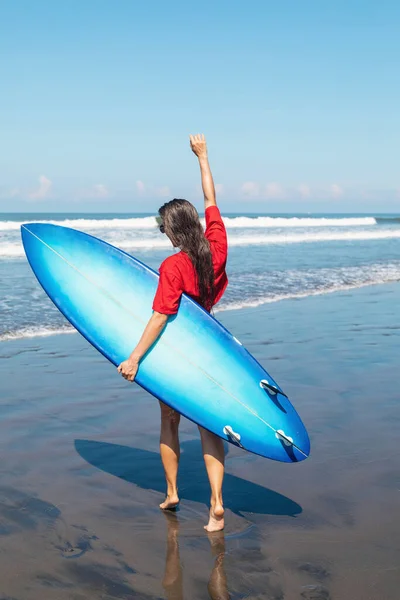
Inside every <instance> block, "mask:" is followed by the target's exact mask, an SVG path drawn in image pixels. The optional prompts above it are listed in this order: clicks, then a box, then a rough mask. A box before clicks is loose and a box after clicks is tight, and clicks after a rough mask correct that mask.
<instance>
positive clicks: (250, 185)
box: [241, 181, 260, 198]
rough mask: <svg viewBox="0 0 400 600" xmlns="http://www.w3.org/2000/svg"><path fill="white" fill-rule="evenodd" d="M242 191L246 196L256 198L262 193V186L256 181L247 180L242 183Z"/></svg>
mask: <svg viewBox="0 0 400 600" xmlns="http://www.w3.org/2000/svg"><path fill="white" fill-rule="evenodd" d="M241 191H242V193H243V194H244V196H248V197H250V198H255V197H256V196H258V195H259V193H260V186H259V185H258V183H256V182H255V181H246V182H245V183H244V184H243V185H242V187H241Z"/></svg>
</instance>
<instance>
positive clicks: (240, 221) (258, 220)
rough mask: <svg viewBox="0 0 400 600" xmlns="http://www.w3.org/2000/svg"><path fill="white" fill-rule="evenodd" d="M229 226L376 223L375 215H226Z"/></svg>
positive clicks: (312, 225)
mask: <svg viewBox="0 0 400 600" xmlns="http://www.w3.org/2000/svg"><path fill="white" fill-rule="evenodd" d="M224 223H225V226H226V227H227V228H233V227H234V228H249V227H252V228H259V227H265V228H267V227H268V228H270V227H277V228H281V227H356V226H366V225H376V220H375V219H374V217H349V218H346V217H343V218H339V219H338V218H328V217H323V218H318V217H255V218H254V217H224Z"/></svg>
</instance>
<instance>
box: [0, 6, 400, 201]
mask: <svg viewBox="0 0 400 600" xmlns="http://www.w3.org/2000/svg"><path fill="white" fill-rule="evenodd" d="M399 26H400V3H399V2H398V1H397V0H393V1H391V0H380V2H377V1H372V0H335V1H333V0H331V1H329V0H325V1H321V0H279V1H278V0H273V1H271V0H246V1H244V0H239V1H238V0H229V1H226V0H213V1H209V0H203V1H202V2H201V1H200V2H188V1H187V0H185V1H184V2H181V1H176V0H169V1H168V2H167V1H166V0H162V1H161V0H146V2H139V1H136V0H118V1H117V2H116V1H115V0H78V1H77V0H68V2H54V0H35V1H34V2H32V0H2V1H1V2H0V82H1V88H0V132H1V135H0V211H11V212H12V211H30V212H46V211H56V210H58V211H71V212H76V211H82V212H87V211H93V212H117V211H122V212H151V211H153V210H156V209H157V207H158V206H159V205H160V204H161V203H163V202H165V201H166V200H168V199H170V198H172V197H180V198H182V197H184V198H187V199H189V200H192V201H193V202H195V203H200V202H201V188H200V179H199V172H198V166H197V163H196V159H195V157H194V155H193V154H192V153H191V151H190V147H189V134H190V133H204V134H205V135H206V137H207V141H208V146H209V158H210V164H211V168H212V171H213V174H214V179H215V182H216V184H217V195H218V200H219V203H220V205H221V208H223V209H224V210H226V211H230V212H241V213H245V212H263V213H268V212H281V213H282V212H343V211H346V212H376V211H379V212H400V172H399V160H398V159H399V140H400V110H399V107H400V70H399V67H398V65H399V61H400V36H399V33H398V32H399Z"/></svg>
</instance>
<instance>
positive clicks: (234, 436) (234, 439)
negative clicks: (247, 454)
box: [223, 425, 243, 448]
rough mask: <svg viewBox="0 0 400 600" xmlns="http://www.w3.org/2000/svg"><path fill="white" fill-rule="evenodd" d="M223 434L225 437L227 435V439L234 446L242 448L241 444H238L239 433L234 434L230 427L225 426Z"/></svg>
mask: <svg viewBox="0 0 400 600" xmlns="http://www.w3.org/2000/svg"><path fill="white" fill-rule="evenodd" d="M223 432H224V434H225V435H227V436H228V437H229V439H230V440H231V442H233V443H234V444H237V445H238V446H240V448H243V446H242V444H241V443H240V439H241V436H240V433H236V432H235V431H233V429H232V427H231V426H230V425H225V427H224V429H223Z"/></svg>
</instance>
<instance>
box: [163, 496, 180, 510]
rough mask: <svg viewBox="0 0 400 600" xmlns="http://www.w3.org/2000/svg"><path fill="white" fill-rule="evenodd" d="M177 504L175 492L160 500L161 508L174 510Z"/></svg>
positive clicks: (177, 499)
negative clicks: (162, 500)
mask: <svg viewBox="0 0 400 600" xmlns="http://www.w3.org/2000/svg"><path fill="white" fill-rule="evenodd" d="M178 504H179V498H178V496H177V494H174V495H172V496H167V497H166V498H165V500H164V502H161V504H160V508H161V510H174V509H175V508H176V507H177V506H178Z"/></svg>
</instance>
